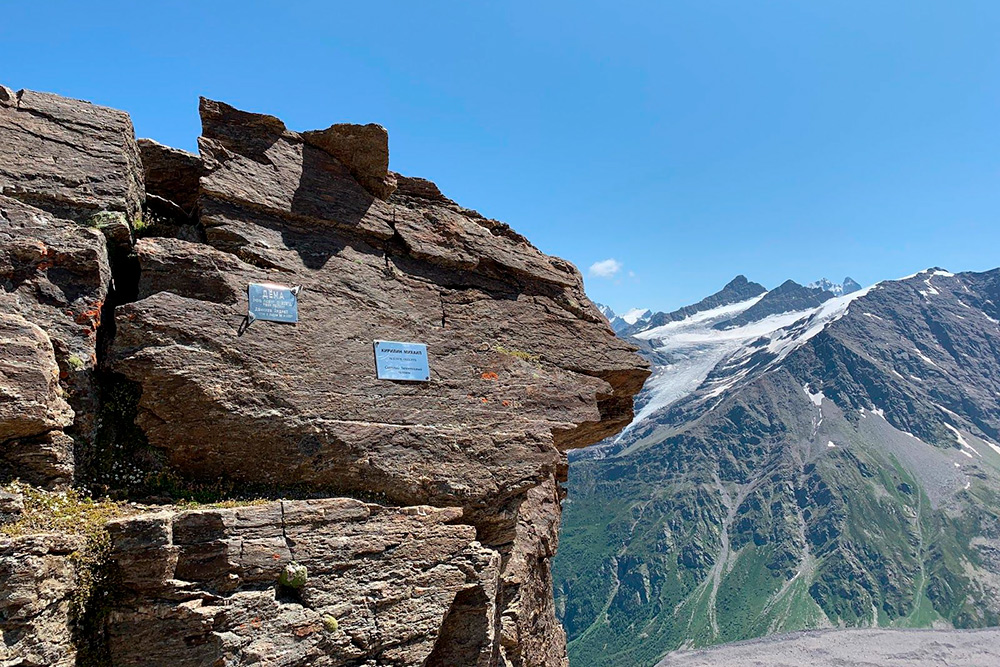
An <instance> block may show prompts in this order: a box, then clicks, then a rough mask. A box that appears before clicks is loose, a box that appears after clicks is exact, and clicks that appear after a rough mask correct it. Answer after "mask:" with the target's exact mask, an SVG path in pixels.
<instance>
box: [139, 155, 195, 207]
mask: <svg viewBox="0 0 1000 667" xmlns="http://www.w3.org/2000/svg"><path fill="white" fill-rule="evenodd" d="M136 143H137V144H138V146H139V153H140V155H141V156H142V172H143V176H144V182H145V184H146V195H147V197H148V196H149V195H153V196H155V197H159V198H161V199H163V200H166V201H168V202H171V203H173V204H175V205H177V207H179V208H180V209H181V211H182V212H183V213H184V214H185V215H188V216H191V215H193V214H194V211H195V208H196V207H197V206H198V179H199V178H201V159H199V157H198V156H197V155H194V154H192V153H188V152H187V151H182V150H180V149H179V148H170V147H169V146H164V145H163V144H160V143H157V142H155V141H153V140H152V139H139V140H138V141H137V142H136Z"/></svg>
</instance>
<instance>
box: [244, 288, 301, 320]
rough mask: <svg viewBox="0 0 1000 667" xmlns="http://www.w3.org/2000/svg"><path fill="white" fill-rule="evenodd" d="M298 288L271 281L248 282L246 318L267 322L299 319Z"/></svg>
mask: <svg viewBox="0 0 1000 667" xmlns="http://www.w3.org/2000/svg"><path fill="white" fill-rule="evenodd" d="M298 293H299V288H298V287H285V286H284V285H274V284H271V283H250V285H248V286H247V295H248V296H249V300H250V303H249V305H248V306H247V319H248V320H249V321H250V322H253V321H254V320H268V321H269V322H288V323H291V324H294V323H296V322H298V321H299V298H298Z"/></svg>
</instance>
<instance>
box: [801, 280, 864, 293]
mask: <svg viewBox="0 0 1000 667" xmlns="http://www.w3.org/2000/svg"><path fill="white" fill-rule="evenodd" d="M806 287H814V288H818V289H821V290H825V291H827V292H833V293H834V294H835V295H836V296H844V295H845V294H850V293H851V292H857V291H858V290H859V289H861V285H860V284H858V282H857V281H856V280H854V279H853V278H851V277H850V276H848V277H847V278H844V282H842V283H840V284H839V285H838V284H837V283H835V282H833V281H832V280H827V279H826V278H820V279H819V280H817V281H815V282H811V283H809V284H808V285H806Z"/></svg>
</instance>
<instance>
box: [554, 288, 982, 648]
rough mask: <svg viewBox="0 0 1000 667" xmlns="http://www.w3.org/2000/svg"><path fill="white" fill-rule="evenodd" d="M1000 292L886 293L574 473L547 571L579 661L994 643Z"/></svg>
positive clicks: (745, 357)
mask: <svg viewBox="0 0 1000 667" xmlns="http://www.w3.org/2000/svg"><path fill="white" fill-rule="evenodd" d="M928 276H930V277H928ZM998 276H1000V273H998V272H996V271H994V272H991V273H988V274H960V275H959V276H951V275H950V274H946V273H944V272H939V273H938V274H920V275H918V276H916V277H914V278H911V279H909V280H904V281H897V282H894V283H885V284H883V285H880V286H879V287H878V288H877V289H875V290H872V291H871V292H870V293H868V294H867V295H864V296H862V297H860V298H858V299H857V300H856V301H854V302H853V303H851V305H850V308H849V309H848V310H847V311H846V312H845V313H844V314H843V315H842V316H841V317H840V318H839V319H836V320H835V321H832V322H831V323H828V324H826V325H825V326H824V327H823V329H822V330H821V331H819V332H816V331H810V333H811V335H810V336H809V337H805V335H803V333H802V332H803V331H806V330H807V327H806V326H805V325H802V326H800V327H799V329H798V330H797V331H793V332H792V333H791V334H789V333H788V332H787V331H786V332H783V333H778V334H776V335H774V336H772V337H771V339H770V341H759V342H757V343H755V344H754V345H750V346H748V349H745V350H741V351H739V352H737V353H735V354H733V355H731V356H730V357H729V358H727V359H726V360H725V361H723V362H721V363H720V364H719V365H718V366H717V367H716V368H715V370H713V372H712V374H711V375H710V376H709V378H707V379H706V382H705V384H703V386H702V388H701V389H700V390H699V391H696V392H695V393H694V394H693V395H691V396H690V397H688V398H687V399H685V400H683V401H680V402H678V403H676V404H674V405H673V406H670V407H669V408H668V409H666V410H664V411H662V412H661V413H659V414H657V415H656V416H655V417H654V419H652V420H650V422H649V423H647V424H645V425H644V426H643V428H633V429H631V430H630V432H629V434H628V435H627V437H626V438H625V441H624V442H619V443H617V444H616V445H615V448H613V449H611V450H610V451H611V454H610V455H607V456H605V458H597V457H590V458H588V457H586V456H585V457H582V458H580V459H578V460H575V461H574V462H573V463H572V464H571V466H570V478H569V496H568V499H567V501H566V503H565V511H564V521H563V532H562V537H561V543H560V550H559V554H558V556H557V559H556V564H555V585H556V595H557V605H558V609H559V613H560V615H561V617H562V620H563V622H564V624H565V626H566V630H567V633H568V636H569V640H570V644H569V648H570V657H571V662H572V664H574V665H580V666H583V665H588V666H590V665H592V666H595V667H597V666H604V665H607V666H618V665H621V666H630V667H631V666H634V665H652V664H654V663H655V662H656V660H657V659H658V658H659V657H660V656H662V655H663V654H664V653H665V652H667V651H669V650H672V649H676V648H678V647H682V646H684V647H699V646H708V645H711V644H716V643H721V642H728V641H734V640H741V639H747V638H751V637H757V636H762V635H766V634H770V633H774V632H782V631H788V630H796V629H803V628H819V627H831V626H834V627H835V626H864V627H867V626H880V627H881V626H895V627H927V626H931V625H939V626H954V627H960V628H968V627H983V626H989V625H997V624H1000V602H998V600H1000V595H998V593H1000V447H997V446H996V445H995V444H993V443H996V442H998V438H997V430H998V426H1000V405H998V401H997V396H998V395H1000V327H998V325H997V324H996V322H995V320H996V319H998V318H997V314H996V312H995V311H996V306H995V305H993V304H994V303H1000V298H998V297H1000V290H998V288H997V286H998ZM932 278H933V283H931V282H930V281H931V279H932ZM928 287H929V289H928ZM925 293H926V294H925ZM806 324H808V322H807V323H806ZM796 336H797V337H796ZM776 341H777V342H779V343H783V342H788V341H792V342H793V343H794V345H784V344H782V345H767V344H766V343H768V342H770V343H775V342H776ZM733 378H736V381H731V380H732V379H733ZM724 380H725V381H726V382H723V381H724ZM720 384H721V386H724V387H726V390H725V391H722V392H712V391H708V388H710V387H718V386H720Z"/></svg>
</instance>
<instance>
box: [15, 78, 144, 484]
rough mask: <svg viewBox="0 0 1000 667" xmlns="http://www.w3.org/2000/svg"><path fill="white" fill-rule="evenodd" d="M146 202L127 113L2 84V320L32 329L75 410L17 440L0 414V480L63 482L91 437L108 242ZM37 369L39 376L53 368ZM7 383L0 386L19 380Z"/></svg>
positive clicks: (120, 237)
mask: <svg viewBox="0 0 1000 667" xmlns="http://www.w3.org/2000/svg"><path fill="white" fill-rule="evenodd" d="M143 197H144V192H143V180H142V170H141V167H140V163H139V152H138V148H137V146H136V143H135V138H134V134H133V130H132V123H131V121H130V120H129V117H128V115H127V114H125V113H123V112H121V111H116V110H114V109H107V108H104V107H99V106H96V105H93V104H89V103H87V102H81V101H79V100H70V99H67V98H63V97H59V96H57V95H52V94H49V93H37V92H33V91H30V90H22V91H19V92H16V93H15V92H13V91H12V90H10V89H9V88H6V87H3V86H0V284H2V287H3V289H2V291H0V315H5V316H7V317H8V318H10V317H12V316H14V315H19V316H21V317H23V318H24V319H25V320H27V321H28V322H29V323H31V324H33V325H35V326H37V327H38V328H40V330H41V336H42V337H43V338H44V339H46V340H44V341H41V342H40V343H39V344H40V346H41V347H42V348H46V349H50V350H51V351H50V352H48V353H42V356H46V354H47V355H50V356H51V355H54V357H53V358H54V360H55V362H56V364H57V366H58V376H59V378H60V381H59V383H57V385H56V386H55V387H54V389H56V390H61V391H62V392H64V394H65V399H66V400H67V401H68V402H69V405H70V406H71V407H72V410H71V411H68V412H65V411H64V413H63V416H62V417H60V418H58V419H54V420H49V421H39V422H36V423H35V425H34V428H32V429H29V430H25V429H23V428H21V429H16V430H17V431H18V432H17V433H13V432H12V431H11V429H10V428H9V427H7V426H5V423H4V422H5V420H6V419H5V417H3V416H0V470H2V471H3V473H4V474H5V475H7V476H17V477H22V478H24V479H26V480H28V481H32V482H36V483H39V484H44V485H49V486H52V485H59V484H65V483H68V482H69V481H70V480H71V479H72V476H73V440H72V438H71V437H70V434H72V435H73V436H74V437H76V438H77V439H81V440H83V441H89V440H90V439H91V438H92V437H93V435H94V429H95V426H96V416H97V400H98V399H97V396H96V387H95V385H94V370H95V367H96V365H97V344H98V328H99V327H100V325H101V314H102V309H103V307H104V304H105V300H106V299H107V296H108V290H109V286H110V282H111V269H110V265H109V261H108V247H107V246H108V244H107V242H106V240H105V236H107V237H109V238H111V239H113V240H114V242H115V243H117V244H119V245H121V246H122V247H123V249H124V251H125V252H127V251H128V246H129V245H130V242H131V231H130V224H131V223H132V221H133V220H135V218H136V217H137V216H138V215H139V214H140V210H141V207H142V201H143ZM102 231H103V232H104V233H103V234H102V233H101V232H102ZM8 322H10V320H9V319H8ZM9 326H11V325H10V324H8V327H7V328H5V334H4V335H3V336H2V337H0V358H2V359H5V360H9V359H14V358H16V356H17V349H18V345H19V344H18V341H17V339H16V338H10V337H9V336H8V334H9V332H10V331H11V329H10V328H9ZM32 335H33V336H35V337H37V336H38V333H37V332H35V333H34V334H32ZM39 364H41V365H40V366H38V368H39V369H41V368H42V367H46V368H47V367H48V366H50V365H51V359H45V360H41V359H40V360H39ZM44 372H45V373H49V370H45V371H44ZM4 375H5V378H0V382H5V383H6V384H8V385H9V384H10V383H11V382H16V381H17V380H16V378H12V376H11V375H10V373H9V372H5V373H4ZM57 393H58V391H57ZM28 396H29V394H27V393H23V392H22V391H21V390H20V389H17V388H11V389H9V391H7V392H5V398H6V400H8V401H13V403H11V404H10V405H11V406H23V404H24V402H25V401H29V402H30V400H31V399H30V398H26V397H28ZM53 400H54V399H53ZM18 410H19V408H13V407H12V411H13V412H18Z"/></svg>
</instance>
